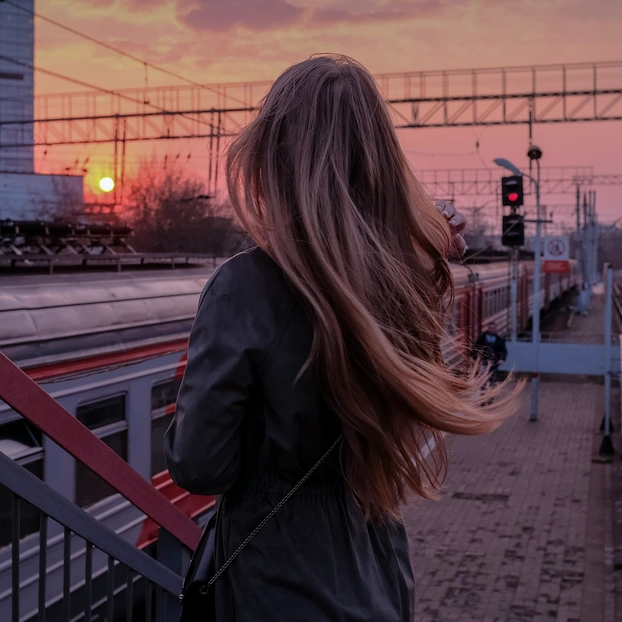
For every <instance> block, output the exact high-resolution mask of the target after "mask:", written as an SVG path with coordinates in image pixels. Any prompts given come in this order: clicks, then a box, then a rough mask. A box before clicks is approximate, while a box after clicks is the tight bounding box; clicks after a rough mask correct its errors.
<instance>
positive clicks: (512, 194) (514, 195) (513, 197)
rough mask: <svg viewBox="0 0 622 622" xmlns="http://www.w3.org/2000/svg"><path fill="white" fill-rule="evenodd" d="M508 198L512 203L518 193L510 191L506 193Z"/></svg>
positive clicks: (516, 198)
mask: <svg viewBox="0 0 622 622" xmlns="http://www.w3.org/2000/svg"><path fill="white" fill-rule="evenodd" d="M508 199H509V200H510V201H512V203H514V201H516V200H518V193H517V192H510V193H509V194H508Z"/></svg>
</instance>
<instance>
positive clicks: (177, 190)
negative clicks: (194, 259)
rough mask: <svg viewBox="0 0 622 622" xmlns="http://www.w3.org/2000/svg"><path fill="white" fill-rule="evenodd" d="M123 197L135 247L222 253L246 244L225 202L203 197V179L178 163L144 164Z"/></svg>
mask: <svg viewBox="0 0 622 622" xmlns="http://www.w3.org/2000/svg"><path fill="white" fill-rule="evenodd" d="M126 196H127V199H126V201H125V203H126V209H127V210H128V216H129V220H130V224H131V225H132V226H133V227H134V235H135V237H134V243H135V244H134V245H135V247H136V249H137V250H140V251H144V252H180V251H182V252H194V253H212V254H215V255H220V256H226V255H229V254H232V253H234V252H236V251H237V250H239V249H240V248H241V247H242V246H243V245H244V243H245V240H246V236H245V235H244V234H243V232H242V231H241V229H240V227H239V226H238V225H237V224H236V222H235V220H234V216H233V213H232V210H231V208H230V206H229V205H228V204H227V203H225V202H222V201H221V202H218V201H216V200H215V199H213V198H209V197H206V196H205V186H204V184H203V183H202V182H201V181H200V180H198V179H196V178H194V177H191V176H189V175H187V174H185V173H184V172H183V171H182V170H181V169H180V168H175V167H174V168H166V169H161V168H158V167H156V166H155V165H154V163H146V164H144V165H143V166H142V167H141V168H140V172H139V175H138V176H137V177H136V179H135V180H134V181H132V182H131V183H130V185H129V190H128V193H127V195H126Z"/></svg>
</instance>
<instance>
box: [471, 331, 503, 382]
mask: <svg viewBox="0 0 622 622" xmlns="http://www.w3.org/2000/svg"><path fill="white" fill-rule="evenodd" d="M471 356H472V357H473V358H478V357H479V358H480V360H481V361H482V363H483V365H484V366H485V367H487V368H490V381H491V382H492V383H493V384H496V383H497V382H498V381H499V365H500V364H501V363H504V362H505V359H506V358H507V356H508V351H507V348H506V347H505V339H504V338H503V337H501V336H500V335H499V334H498V333H497V325H496V324H495V322H489V324H488V326H487V327H486V329H485V330H484V332H483V333H482V334H481V335H480V336H479V337H478V338H477V341H476V342H475V343H474V344H473V349H472V350H471Z"/></svg>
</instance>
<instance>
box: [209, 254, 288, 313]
mask: <svg viewBox="0 0 622 622" xmlns="http://www.w3.org/2000/svg"><path fill="white" fill-rule="evenodd" d="M208 294H209V297H210V298H219V297H227V298H233V299H235V300H237V301H238V302H244V301H246V302H247V303H248V304H250V305H252V306H255V308H256V309H257V310H259V308H260V307H262V306H265V304H268V305H269V306H272V305H274V304H277V305H278V306H281V305H282V304H283V303H284V302H290V301H292V291H291V288H290V287H289V286H288V284H287V281H286V278H285V274H284V272H283V270H282V269H281V268H280V267H279V266H278V265H277V263H276V262H275V261H274V260H273V259H272V258H271V257H270V255H268V253H266V252H265V251H264V250H262V249H261V248H259V247H258V246H254V247H252V248H249V249H247V250H244V251H242V252H241V253H238V254H237V255H234V256H233V257H231V258H230V259H227V260H226V261H225V262H223V263H222V264H221V265H220V266H218V268H217V269H216V270H215V271H214V273H213V274H212V276H211V277H210V279H209V280H208V281H207V283H206V284H205V287H204V288H203V292H202V294H201V298H200V301H199V306H201V302H202V301H203V299H204V298H205V297H206V296H207V295H208Z"/></svg>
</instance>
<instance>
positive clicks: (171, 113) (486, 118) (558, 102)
mask: <svg viewBox="0 0 622 622" xmlns="http://www.w3.org/2000/svg"><path fill="white" fill-rule="evenodd" d="M376 79H377V81H378V84H379V85H380V87H381V89H382V91H383V93H384V95H385V97H386V100H387V102H388V103H389V104H390V105H391V107H392V109H393V111H394V115H395V123H396V126H397V127H401V128H407V127H408V128H415V127H456V126H473V125H506V124H516V123H530V122H531V123H565V122H577V121H607V120H608V121H611V120H620V119H622V61H612V62H600V63H575V64H569V65H538V66H532V67H507V68H489V69H469V70H453V71H421V72H406V73H391V74H382V75H379V76H376ZM270 84H271V83H270V82H252V83H232V84H217V85H203V86H190V85H184V86H167V87H151V88H142V89H126V90H123V91H118V92H117V94H115V95H110V94H103V93H98V92H86V93H64V94H53V95H40V96H38V97H36V98H35V121H34V125H35V144H37V145H75V144H87V143H88V144H93V143H111V142H114V141H115V140H119V138H120V132H121V131H122V130H121V125H122V126H123V128H124V131H125V140H126V141H145V140H172V139H188V138H208V139H209V138H212V139H214V138H215V137H218V136H220V137H224V136H230V135H232V134H234V133H235V132H236V131H237V130H238V129H239V128H240V126H243V125H244V124H246V123H248V121H249V120H250V119H251V117H252V113H253V111H254V110H256V108H257V106H258V104H259V102H260V100H261V98H262V97H263V96H264V95H265V93H266V91H267V90H268V88H269V87H270ZM28 126H32V121H30V120H4V121H3V120H0V148H2V147H22V146H30V145H31V143H29V142H27V141H25V142H22V141H21V140H20V139H19V134H20V132H19V131H18V128H20V127H24V128H25V127H28ZM9 136H10V139H9ZM24 136H27V134H26V133H24Z"/></svg>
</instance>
